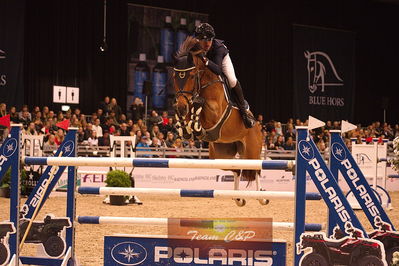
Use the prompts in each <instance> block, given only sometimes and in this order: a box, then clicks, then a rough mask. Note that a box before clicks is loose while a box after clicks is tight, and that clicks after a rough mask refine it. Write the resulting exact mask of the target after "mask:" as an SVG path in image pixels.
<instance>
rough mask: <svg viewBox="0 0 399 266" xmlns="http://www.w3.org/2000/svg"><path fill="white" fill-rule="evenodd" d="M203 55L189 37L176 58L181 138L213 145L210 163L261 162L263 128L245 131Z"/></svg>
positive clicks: (251, 175)
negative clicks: (230, 160) (198, 140)
mask: <svg viewBox="0 0 399 266" xmlns="http://www.w3.org/2000/svg"><path fill="white" fill-rule="evenodd" d="M202 52H203V51H202V50H201V48H200V46H199V44H198V41H197V40H196V39H195V38H193V37H188V38H187V39H186V40H185V42H184V43H183V44H182V45H181V47H180V49H179V51H178V53H177V55H176V57H175V63H174V75H173V86H174V88H175V91H176V98H175V106H174V107H175V110H176V120H177V123H176V128H177V129H178V132H179V134H180V135H181V136H183V137H184V138H186V139H189V138H191V137H192V134H194V135H196V136H197V137H198V138H199V139H203V140H206V141H209V158H210V159H233V158H236V154H237V153H238V154H239V158H241V159H260V154H261V150H262V134H261V126H260V124H259V123H256V124H255V126H254V127H252V128H249V129H247V128H245V126H244V123H243V121H242V118H241V115H240V113H239V110H238V109H237V108H235V107H233V106H232V103H231V102H229V100H228V99H227V95H226V92H225V86H226V84H225V82H224V81H223V79H222V78H221V77H220V76H218V75H216V74H214V73H213V72H212V71H211V70H209V69H208V68H207V67H206V66H205V64H204V63H203V61H202V60H201V58H200V57H199V55H200V54H201V53H202ZM233 172H236V175H235V176H236V177H237V176H239V175H240V172H241V175H242V176H243V177H244V179H245V180H248V181H249V182H250V181H253V180H255V179H257V178H256V177H257V175H258V174H259V173H260V171H259V170H242V171H233ZM236 179H237V178H236ZM237 182H238V181H237V180H236V183H237ZM257 185H259V184H258V182H257ZM236 189H238V187H236Z"/></svg>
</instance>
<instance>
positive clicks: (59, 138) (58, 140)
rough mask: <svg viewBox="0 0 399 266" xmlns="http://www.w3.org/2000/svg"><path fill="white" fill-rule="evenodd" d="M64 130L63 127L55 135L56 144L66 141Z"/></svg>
mask: <svg viewBox="0 0 399 266" xmlns="http://www.w3.org/2000/svg"><path fill="white" fill-rule="evenodd" d="M64 138H65V136H64V130H62V129H61V128H60V129H58V130H57V133H56V135H55V139H54V142H55V144H57V145H58V146H60V145H61V143H62V142H63V141H64Z"/></svg>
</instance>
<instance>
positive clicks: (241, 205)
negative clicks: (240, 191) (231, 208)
mask: <svg viewBox="0 0 399 266" xmlns="http://www.w3.org/2000/svg"><path fill="white" fill-rule="evenodd" d="M234 201H235V202H236V204H237V206H238V207H243V206H245V204H246V203H247V201H246V200H245V199H234Z"/></svg>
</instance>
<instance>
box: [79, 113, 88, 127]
mask: <svg viewBox="0 0 399 266" xmlns="http://www.w3.org/2000/svg"><path fill="white" fill-rule="evenodd" d="M78 117H79V123H80V124H81V125H82V127H83V128H85V127H86V124H87V120H86V116H85V115H84V114H80V115H79V116H78Z"/></svg>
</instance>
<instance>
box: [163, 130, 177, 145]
mask: <svg viewBox="0 0 399 266" xmlns="http://www.w3.org/2000/svg"><path fill="white" fill-rule="evenodd" d="M166 136H167V137H166V140H165V144H166V146H167V147H168V148H173V145H174V143H175V135H174V134H173V133H172V132H168V133H167V135H166Z"/></svg>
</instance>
